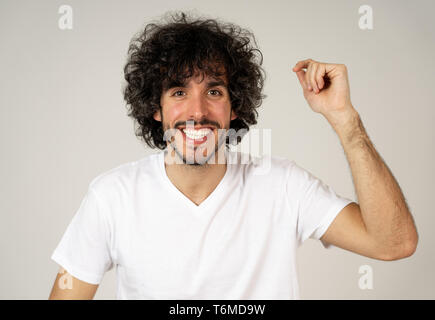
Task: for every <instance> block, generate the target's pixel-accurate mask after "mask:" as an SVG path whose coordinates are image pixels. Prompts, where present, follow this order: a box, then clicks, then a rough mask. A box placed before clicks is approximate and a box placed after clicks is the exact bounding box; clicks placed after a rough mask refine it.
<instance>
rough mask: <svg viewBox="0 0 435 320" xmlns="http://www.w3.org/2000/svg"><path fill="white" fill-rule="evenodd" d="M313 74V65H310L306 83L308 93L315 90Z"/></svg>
mask: <svg viewBox="0 0 435 320" xmlns="http://www.w3.org/2000/svg"><path fill="white" fill-rule="evenodd" d="M312 72H313V64H312V63H310V64H309V65H308V68H307V73H306V75H305V82H306V83H307V89H308V91H311V90H313V84H312V83H311V73H312Z"/></svg>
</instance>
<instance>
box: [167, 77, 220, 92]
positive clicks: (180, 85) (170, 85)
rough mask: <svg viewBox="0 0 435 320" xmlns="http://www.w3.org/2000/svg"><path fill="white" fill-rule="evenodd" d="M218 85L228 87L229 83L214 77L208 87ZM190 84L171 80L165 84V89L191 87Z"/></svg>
mask: <svg viewBox="0 0 435 320" xmlns="http://www.w3.org/2000/svg"><path fill="white" fill-rule="evenodd" d="M218 86H222V87H225V88H226V87H227V85H226V84H225V82H224V81H223V80H222V79H214V80H211V81H208V82H207V89H209V88H211V87H218ZM189 87H190V85H187V84H186V81H184V82H179V81H177V80H171V81H169V82H168V84H167V85H165V86H164V90H170V89H172V88H189Z"/></svg>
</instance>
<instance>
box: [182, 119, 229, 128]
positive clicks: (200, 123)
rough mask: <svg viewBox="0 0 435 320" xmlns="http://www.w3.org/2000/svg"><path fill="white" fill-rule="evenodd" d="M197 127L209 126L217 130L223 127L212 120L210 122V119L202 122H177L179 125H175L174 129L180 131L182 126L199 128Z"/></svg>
mask: <svg viewBox="0 0 435 320" xmlns="http://www.w3.org/2000/svg"><path fill="white" fill-rule="evenodd" d="M197 125H200V126H207V125H208V126H212V127H215V128H217V129H220V127H221V126H220V125H219V123H217V122H215V121H211V120H208V119H203V120H200V121H195V120H187V121H182V122H177V123H175V125H174V128H175V129H178V128H179V127H181V126H184V127H187V126H197Z"/></svg>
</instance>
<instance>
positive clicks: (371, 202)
mask: <svg viewBox="0 0 435 320" xmlns="http://www.w3.org/2000/svg"><path fill="white" fill-rule="evenodd" d="M350 110H352V112H350V113H349V114H348V115H343V116H342V117H341V119H340V120H337V119H335V121H330V123H331V125H332V126H333V128H334V130H335V132H336V133H337V135H338V137H339V138H340V142H341V144H342V146H343V149H344V152H345V154H346V157H347V160H348V162H349V165H350V168H351V172H352V177H353V182H354V186H355V190H356V194H357V197H358V203H359V205H360V209H361V214H362V217H363V220H364V223H365V225H366V229H367V232H368V233H369V234H370V235H371V236H372V237H373V238H374V239H375V240H376V241H377V242H378V243H379V244H380V245H382V246H385V247H387V248H391V250H395V249H399V250H403V249H404V248H405V249H404V250H408V248H410V247H413V246H415V245H416V243H417V239H418V235H417V231H416V228H415V224H414V221H413V218H412V215H411V213H410V211H409V208H408V206H407V204H406V201H405V198H404V196H403V193H402V191H401V189H400V187H399V185H398V183H397V181H396V180H395V178H394V177H393V175H392V173H391V171H390V170H389V168H388V167H387V165H386V164H385V162H384V161H383V160H382V158H381V156H380V155H379V154H378V152H377V151H376V149H375V147H374V146H373V144H372V142H371V141H370V139H369V137H368V135H367V133H366V131H365V128H364V126H363V123H362V121H361V118H360V116H359V114H358V113H357V112H356V110H355V109H353V107H352V108H350ZM409 250H412V249H409Z"/></svg>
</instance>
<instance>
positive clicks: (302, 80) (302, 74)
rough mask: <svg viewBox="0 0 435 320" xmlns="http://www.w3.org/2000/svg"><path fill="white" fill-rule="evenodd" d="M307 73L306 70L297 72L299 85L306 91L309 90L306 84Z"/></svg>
mask: <svg viewBox="0 0 435 320" xmlns="http://www.w3.org/2000/svg"><path fill="white" fill-rule="evenodd" d="M305 73H306V72H305V71H304V70H301V71H298V72H296V75H297V77H298V80H299V83H300V84H301V86H302V88H303V89H304V90H307V89H308V88H307V84H306V82H305Z"/></svg>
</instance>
